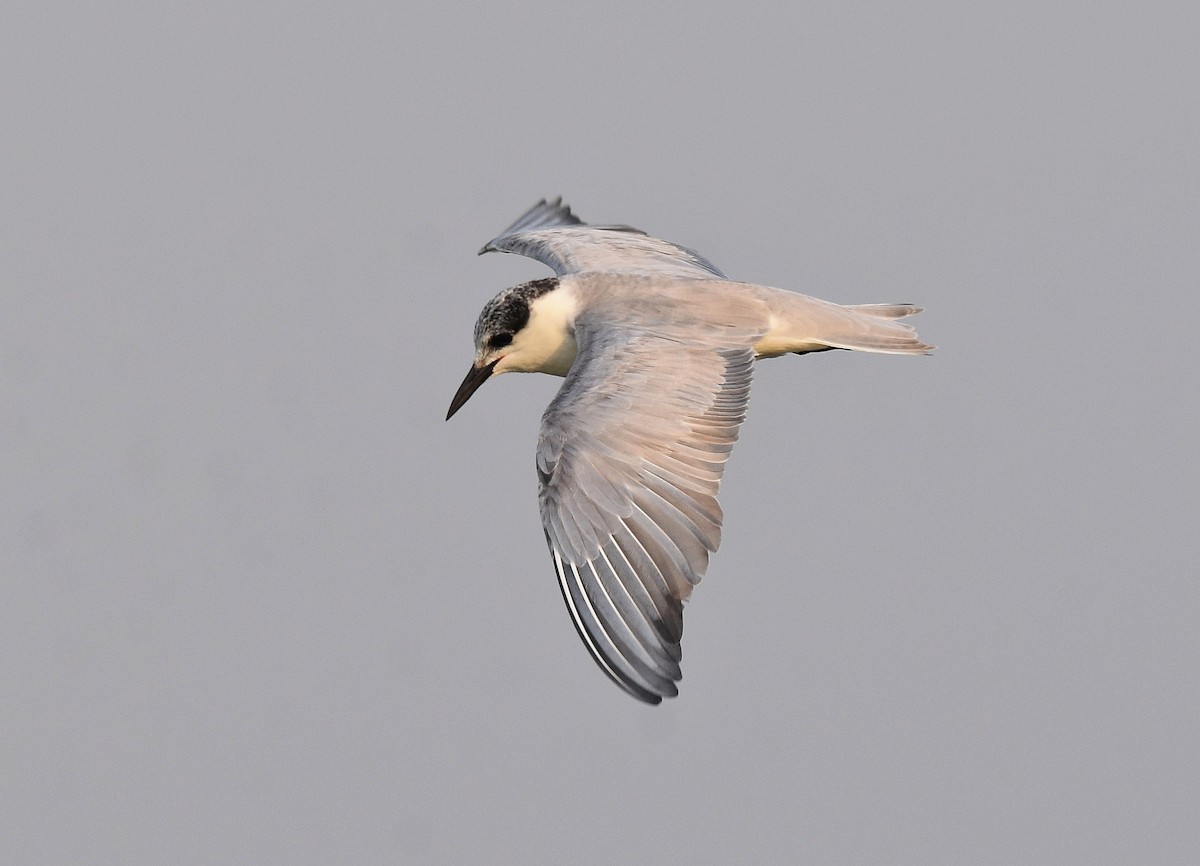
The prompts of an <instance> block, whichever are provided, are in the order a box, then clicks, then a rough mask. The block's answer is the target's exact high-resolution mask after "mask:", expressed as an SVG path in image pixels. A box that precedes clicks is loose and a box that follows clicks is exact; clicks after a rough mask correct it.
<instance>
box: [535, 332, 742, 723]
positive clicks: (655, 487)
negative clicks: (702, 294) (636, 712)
mask: <svg viewBox="0 0 1200 866" xmlns="http://www.w3.org/2000/svg"><path fill="white" fill-rule="evenodd" d="M754 338H755V335H754V334H753V333H751V332H749V331H746V332H744V333H738V332H736V331H733V330H727V331H725V332H724V335H722V337H721V340H720V342H717V337H715V336H714V340H713V342H711V343H708V344H705V343H703V342H700V341H694V340H689V341H681V340H678V339H672V338H671V337H670V336H664V335H662V334H653V333H646V332H640V331H633V330H621V329H618V328H614V327H612V326H611V325H608V324H604V323H597V322H588V321H587V316H586V314H585V316H581V318H580V319H579V320H577V322H576V339H577V342H578V346H579V354H578V355H577V357H576V361H575V364H574V366H573V367H572V368H571V372H570V373H569V374H568V376H567V378H566V381H565V382H564V383H563V386H562V389H561V390H560V391H559V393H558V396H557V397H556V398H555V399H554V401H553V402H552V403H551V404H550V406H549V408H548V409H547V410H546V413H545V415H544V416H543V418H542V428H541V434H540V436H539V438H538V449H537V470H538V477H539V479H540V480H541V489H540V493H539V497H538V498H539V505H540V508H541V515H542V525H543V527H544V529H545V531H546V540H547V542H548V543H549V545H550V552H551V555H552V556H553V559H554V569H555V571H556V572H557V574H558V580H559V585H560V588H561V589H562V594H563V599H564V600H565V601H566V604H567V608H568V610H569V611H570V613H571V618H572V620H573V621H574V623H575V626H576V629H577V630H578V631H579V636H580V637H581V638H582V639H583V642H584V643H585V644H586V645H587V648H588V650H589V651H590V652H591V654H592V657H593V658H594V659H595V660H596V662H597V663H598V664H599V665H600V667H601V669H602V670H603V671H604V672H605V673H606V674H608V676H609V677H611V678H612V679H613V680H614V681H615V682H616V683H617V684H618V685H619V686H621V688H623V689H625V690H626V691H627V692H629V693H630V694H631V695H633V696H634V697H636V698H638V699H640V700H643V701H646V702H647V703H653V704H657V703H659V702H660V701H661V700H662V699H663V698H664V697H672V696H674V695H676V694H677V693H678V689H677V687H676V685H675V684H676V682H678V681H679V679H680V677H681V673H680V669H679V661H680V657H681V652H680V646H679V643H680V639H681V637H682V635H683V602H684V601H685V600H686V599H687V598H688V596H689V595H690V594H691V591H692V587H693V586H694V585H695V584H697V583H699V581H700V578H701V577H702V576H703V575H704V572H705V570H706V569H707V567H708V555H709V553H710V552H712V551H715V550H716V549H717V545H718V544H719V543H720V539H721V517H722V515H721V507H720V505H718V504H717V499H716V496H717V488H718V485H719V483H720V480H721V474H722V472H723V470H724V466H725V460H726V458H727V457H728V456H729V452H730V450H731V449H732V448H733V443H734V441H735V440H736V439H737V435H738V428H739V426H740V425H741V423H742V420H743V419H744V418H745V413H746V404H747V400H748V398H749V393H750V375H751V367H752V364H753V359H754V353H753V350H752V349H751V344H752V343H753V340H754Z"/></svg>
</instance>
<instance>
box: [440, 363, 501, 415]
mask: <svg viewBox="0 0 1200 866" xmlns="http://www.w3.org/2000/svg"><path fill="white" fill-rule="evenodd" d="M499 360H500V359H499V358H497V359H496V360H495V361H492V363H490V364H486V365H484V366H482V367H476V366H474V365H472V366H471V371H470V372H469V373H467V378H465V379H463V380H462V384H461V385H459V386H458V391H457V392H456V393H455V394H454V399H453V400H451V401H450V411H449V412H447V413H446V420H447V421H449V420H450V416H451V415H453V414H454V413H455V412H457V411H458V410H459V409H461V408H462V407H463V403H466V402H467V401H468V400H470V399H471V395H472V394H474V393H475V392H476V391H478V390H479V386H480V385H482V384H483V383H484V382H486V381H487V380H488V379H490V378H491V376H492V369H493V368H494V367H495V366H496V364H497V362H499Z"/></svg>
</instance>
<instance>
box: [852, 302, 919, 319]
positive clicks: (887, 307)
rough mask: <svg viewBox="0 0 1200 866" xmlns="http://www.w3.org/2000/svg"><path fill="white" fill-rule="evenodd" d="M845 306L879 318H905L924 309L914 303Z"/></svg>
mask: <svg viewBox="0 0 1200 866" xmlns="http://www.w3.org/2000/svg"><path fill="white" fill-rule="evenodd" d="M845 307H846V309H847V310H854V312H856V313H862V314H863V315H864V316H875V317H876V318H879V319H905V318H908V317H909V316H915V315H916V314H917V313H919V312H921V310H922V309H923V308H922V307H914V306H913V305H912V304H846V305H845Z"/></svg>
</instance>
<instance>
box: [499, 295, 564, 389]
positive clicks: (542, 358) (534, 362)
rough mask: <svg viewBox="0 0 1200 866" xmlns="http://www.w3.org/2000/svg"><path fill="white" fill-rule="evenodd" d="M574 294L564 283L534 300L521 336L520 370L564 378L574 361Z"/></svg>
mask: <svg viewBox="0 0 1200 866" xmlns="http://www.w3.org/2000/svg"><path fill="white" fill-rule="evenodd" d="M578 309H579V304H578V298H577V297H576V295H575V292H574V291H572V290H571V289H570V288H567V287H564V286H562V285H561V284H560V285H559V287H558V288H556V289H554V290H553V291H551V292H547V293H546V294H544V295H542V296H541V297H539V298H537V299H535V300H534V301H533V303H532V304H530V307H529V324H527V325H526V326H525V328H524V329H523V330H524V333H523V334H522V337H523V338H524V339H523V340H522V341H521V342H522V346H521V353H520V354H521V359H520V367H518V368H514V369H520V370H522V371H524V372H529V373H549V374H550V375H552V376H565V375H567V371H568V370H570V369H571V364H573V363H574V362H575V314H576V312H577V311H578Z"/></svg>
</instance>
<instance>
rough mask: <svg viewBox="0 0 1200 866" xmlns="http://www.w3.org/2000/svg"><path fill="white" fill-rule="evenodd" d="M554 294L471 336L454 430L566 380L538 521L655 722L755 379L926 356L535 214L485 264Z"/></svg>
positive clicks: (561, 209) (511, 310)
mask: <svg viewBox="0 0 1200 866" xmlns="http://www.w3.org/2000/svg"><path fill="white" fill-rule="evenodd" d="M491 251H499V252H506V253H519V254H521V255H524V256H529V257H530V258H533V259H537V260H538V261H540V262H542V263H543V264H545V265H548V266H549V267H550V268H551V269H552V270H553V271H554V273H555V276H553V277H546V278H544V279H538V280H532V281H530V282H526V283H522V284H521V285H519V286H514V287H513V288H509V289H505V290H504V291H502V292H500V294H498V295H496V297H494V298H493V299H492V300H491V301H489V302H488V303H487V305H486V306H484V308H483V312H482V313H480V315H479V320H478V321H477V322H476V323H475V362H474V363H473V364H472V366H471V369H470V372H468V373H467V376H466V378H465V379H463V382H462V385H461V386H460V387H459V389H458V392H457V393H456V394H455V395H454V399H453V400H452V401H451V403H450V410H449V411H448V412H447V413H446V419H447V420H449V419H450V417H451V416H452V415H454V413H455V412H457V411H458V410H459V409H461V408H462V406H463V404H464V403H466V402H467V400H468V399H469V398H470V397H471V395H472V394H474V393H475V391H476V390H478V389H479V387H480V386H481V385H483V383H484V382H486V381H487V380H488V379H490V378H492V377H493V376H498V375H499V374H501V373H509V372H523V373H549V374H551V375H554V376H565V377H566V379H565V381H564V382H563V384H562V387H561V388H560V389H559V391H558V394H557V396H555V398H554V400H553V401H552V402H551V403H550V405H549V407H547V409H546V412H545V414H544V415H543V416H542V425H541V432H540V433H539V435H538V442H537V453H536V458H535V462H536V466H537V474H538V479H539V481H540V486H539V491H538V504H539V508H540V511H541V517H542V527H543V529H544V530H545V533H546V541H547V543H548V544H549V546H550V554H551V558H552V559H553V561H554V571H555V573H556V574H557V575H558V583H559V588H560V589H561V590H562V596H563V600H564V601H565V602H566V604H567V610H568V611H569V612H570V614H571V619H572V620H573V621H574V623H575V628H576V629H577V631H578V632H579V636H580V638H582V639H583V642H584V644H585V645H586V646H587V648H588V651H589V652H590V653H591V655H592V658H593V659H595V660H596V663H597V664H598V665H599V666H600V668H601V670H603V671H604V673H606V674H607V675H608V676H609V677H610V678H612V680H613V681H614V682H615V683H616V684H617V685H619V686H620V687H621V688H622V689H624V690H625V691H626V692H628V693H629V694H631V695H633V696H634V697H635V698H638V699H639V700H642V701H645V702H646V703H649V704H658V703H661V701H662V699H663V698H666V697H674V696H675V695H677V694H678V691H679V690H678V687H677V685H676V684H677V683H678V682H679V680H680V678H681V676H682V675H681V673H680V668H679V663H680V659H681V657H682V654H681V651H680V640H681V638H682V636H683V604H684V602H685V601H687V599H688V597H689V596H690V595H691V593H692V588H693V587H694V586H695V585H696V584H697V583H699V582H700V579H701V577H703V576H704V573H705V571H706V569H707V568H708V557H709V554H710V553H713V552H715V551H716V549H717V546H718V545H719V544H720V540H721V518H722V513H721V507H720V505H718V504H717V498H716V497H717V488H718V486H719V484H720V481H721V474H722V472H723V470H724V467H725V461H726V459H727V458H728V457H729V452H730V450H731V449H732V448H733V443H734V442H735V441H736V440H737V436H738V428H739V427H740V426H741V423H742V421H743V420H744V418H745V417H746V405H747V401H748V399H749V396H750V377H751V372H752V370H753V365H754V361H756V360H758V359H760V358H774V357H777V356H779V355H785V354H797V355H803V354H806V353H809V352H824V351H827V350H829V349H854V350H858V351H863V352H883V353H889V354H897V355H920V354H926V353H928V352H930V351H931V350H932V349H933V347H932V346H928V345H926V344H925V343H922V342H921V341H920V340H918V339H917V336H916V333H915V332H914V330H913V328H912V327H911V326H909V325H907V324H905V323H903V322H901V321H899V320H900V319H903V318H905V317H906V316H911V315H913V314H914V313H918V312H920V308H919V307H914V306H912V305H910V304H860V305H853V306H842V305H840V304H834V303H830V302H829V301H822V300H818V299H816V298H810V297H808V296H806V295H801V294H797V293H795V292H789V291H785V290H783V289H774V288H769V287H767V286H759V285H753V284H751V283H740V282H736V281H733V280H730V279H728V278H727V277H726V276H725V275H724V274H723V273H721V271H720V270H719V269H718V268H717V267H716V265H714V264H713V263H712V262H710V261H708V259H706V258H704V257H703V256H701V255H700V254H699V253H696V252H693V251H692V250H689V249H687V248H686V247H682V246H679V245H678V244H673V243H670V242H668V241H664V240H660V239H658V238H654V237H650V236H649V235H647V234H646V233H644V232H641V231H639V230H637V229H634V228H630V227H629V226H625V225H588V224H586V223H584V222H583V221H582V220H581V219H579V218H578V217H577V216H575V214H573V213H572V212H571V209H570V207H569V206H567V205H565V204H563V203H562V199H561V198H557V199H555V200H554V201H546V200H544V199H543V200H542V201H540V202H538V203H537V204H536V205H534V206H533V207H532V208H530V209H529V210H528V211H527V212H526V213H525V214H523V215H522V216H521V217H520V218H519V219H518V220H517V221H516V222H514V223H513V224H512V225H511V226H509V227H508V228H507V229H506V230H505V231H504V232H503V233H502V234H501V235H500V236H499V237H497V238H496V239H495V240H492V241H490V242H488V243H487V244H486V245H485V246H484V247H483V249H481V250H480V251H479V252H480V254H481V255H482V254H483V253H486V252H491Z"/></svg>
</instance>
